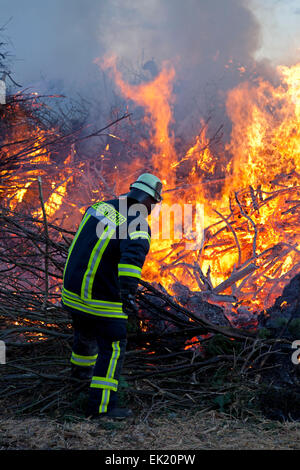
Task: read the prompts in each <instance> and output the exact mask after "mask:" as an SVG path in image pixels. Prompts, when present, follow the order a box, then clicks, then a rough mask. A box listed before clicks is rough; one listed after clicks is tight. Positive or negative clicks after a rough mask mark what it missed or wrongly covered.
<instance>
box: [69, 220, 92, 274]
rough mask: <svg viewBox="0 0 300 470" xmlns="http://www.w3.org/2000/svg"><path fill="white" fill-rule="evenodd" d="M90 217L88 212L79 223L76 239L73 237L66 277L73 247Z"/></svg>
mask: <svg viewBox="0 0 300 470" xmlns="http://www.w3.org/2000/svg"><path fill="white" fill-rule="evenodd" d="M90 217H91V216H90V215H88V214H86V215H85V216H84V217H83V219H82V221H81V223H80V225H79V227H78V230H77V233H76V235H75V237H74V239H73V241H72V243H71V246H70V248H69V252H68V258H67V261H66V264H65V269H64V274H63V277H65V273H66V269H67V265H68V262H69V259H70V256H71V254H72V251H73V248H74V246H75V243H76V241H77V238H78V237H79V235H80V234H81V231H82V229H83V227H84V226H85V224H86V223H87V221H88V220H89V218H90Z"/></svg>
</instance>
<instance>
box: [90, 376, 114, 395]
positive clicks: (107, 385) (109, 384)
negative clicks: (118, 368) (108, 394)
mask: <svg viewBox="0 0 300 470" xmlns="http://www.w3.org/2000/svg"><path fill="white" fill-rule="evenodd" d="M90 387H92V388H104V389H108V390H113V391H114V392H116V391H117V390H118V381H117V380H114V379H107V378H106V377H96V376H94V377H93V378H92V381H91V384H90Z"/></svg>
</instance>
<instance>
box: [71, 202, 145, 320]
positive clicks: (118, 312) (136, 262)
mask: <svg viewBox="0 0 300 470" xmlns="http://www.w3.org/2000/svg"><path fill="white" fill-rule="evenodd" d="M122 200H123V203H124V200H125V198H122ZM119 202H120V199H114V200H111V201H105V202H99V203H96V204H94V205H93V206H91V207H89V208H88V209H87V211H86V213H85V215H84V217H83V219H82V221H81V224H80V226H79V228H78V230H77V232H76V235H75V237H74V239H73V242H72V244H71V246H70V249H69V253H68V258H67V262H66V265H65V269H64V277H63V288H62V304H63V305H64V307H65V308H67V310H71V311H73V312H74V310H75V311H77V312H78V313H81V314H91V315H94V316H98V317H106V318H107V317H109V318H127V315H126V314H125V313H124V312H123V310H122V302H121V298H120V289H124V290H125V289H126V290H130V291H131V292H133V293H135V292H136V289H137V285H138V280H139V279H140V277H141V271H142V267H143V264H144V261H145V258H146V255H147V253H148V251H149V247H150V239H151V233H150V228H149V225H148V223H147V221H146V219H145V217H141V216H140V214H139V213H137V214H135V215H128V210H127V211H126V210H124V209H123V208H122V210H121V211H120V212H119V209H120V207H121V206H119ZM129 213H130V211H129ZM138 221H140V222H139V223H138Z"/></svg>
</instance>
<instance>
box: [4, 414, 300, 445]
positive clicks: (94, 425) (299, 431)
mask: <svg viewBox="0 0 300 470" xmlns="http://www.w3.org/2000/svg"><path fill="white" fill-rule="evenodd" d="M29 449H30V450H57V449H58V450H71V449H76V450H159V449H160V450H161V449H164V450H222V449H226V450H296V449H300V423H299V422H298V423H296V422H285V423H279V422H277V421H269V420H265V419H260V418H255V419H249V418H248V419H245V420H241V419H234V418H232V417H231V416H229V415H226V414H223V413H219V412H216V411H206V412H197V413H194V414H193V415H191V414H186V413H184V412H181V413H180V414H177V415H171V416H170V415H169V416H161V417H155V418H152V419H151V420H147V421H144V422H143V421H142V420H139V419H138V418H136V419H135V421H133V422H131V423H128V422H126V423H125V422H112V421H106V422H104V421H101V422H94V421H90V420H87V419H79V418H75V417H73V418H72V420H71V417H70V418H69V420H65V421H64V422H59V421H57V420H52V419H48V418H45V419H43V418H35V417H31V418H23V419H14V418H10V419H1V420H0V450H29Z"/></svg>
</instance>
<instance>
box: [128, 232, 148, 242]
mask: <svg viewBox="0 0 300 470" xmlns="http://www.w3.org/2000/svg"><path fill="white" fill-rule="evenodd" d="M129 237H130V239H131V240H136V239H137V238H143V239H145V240H148V242H149V244H150V241H151V237H150V235H149V233H148V232H143V231H140V232H132V233H130V234H129Z"/></svg>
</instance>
